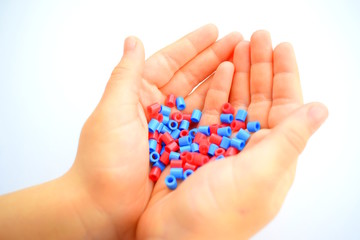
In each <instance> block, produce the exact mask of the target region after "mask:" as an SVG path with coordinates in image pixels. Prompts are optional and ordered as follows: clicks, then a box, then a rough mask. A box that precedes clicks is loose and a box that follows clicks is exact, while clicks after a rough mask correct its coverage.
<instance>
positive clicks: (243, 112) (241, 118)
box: [235, 109, 247, 122]
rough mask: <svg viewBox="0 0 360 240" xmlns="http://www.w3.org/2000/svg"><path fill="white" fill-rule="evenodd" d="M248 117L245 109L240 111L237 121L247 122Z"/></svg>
mask: <svg viewBox="0 0 360 240" xmlns="http://www.w3.org/2000/svg"><path fill="white" fill-rule="evenodd" d="M246 116H247V111H246V110H244V109H239V110H238V111H237V113H236V116H235V120H238V121H241V122H245V119H246Z"/></svg>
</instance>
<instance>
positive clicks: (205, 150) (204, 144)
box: [199, 139, 210, 155]
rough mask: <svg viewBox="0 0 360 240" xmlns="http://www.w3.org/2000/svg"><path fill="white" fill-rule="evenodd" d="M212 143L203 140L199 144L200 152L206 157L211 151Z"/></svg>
mask: <svg viewBox="0 0 360 240" xmlns="http://www.w3.org/2000/svg"><path fill="white" fill-rule="evenodd" d="M209 146H210V143H209V142H208V140H207V139H204V140H201V141H200V143H199V152H200V153H201V154H204V155H206V154H207V153H208V151H209Z"/></svg>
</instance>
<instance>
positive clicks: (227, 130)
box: [217, 127, 231, 137]
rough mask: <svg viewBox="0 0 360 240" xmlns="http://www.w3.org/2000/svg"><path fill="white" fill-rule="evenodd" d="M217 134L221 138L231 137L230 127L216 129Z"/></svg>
mask: <svg viewBox="0 0 360 240" xmlns="http://www.w3.org/2000/svg"><path fill="white" fill-rule="evenodd" d="M217 134H218V135H220V136H222V137H224V136H225V137H230V136H231V127H222V128H218V130H217Z"/></svg>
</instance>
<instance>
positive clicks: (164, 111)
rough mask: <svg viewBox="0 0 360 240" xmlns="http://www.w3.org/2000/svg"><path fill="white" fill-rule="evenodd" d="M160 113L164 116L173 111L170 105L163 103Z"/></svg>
mask: <svg viewBox="0 0 360 240" xmlns="http://www.w3.org/2000/svg"><path fill="white" fill-rule="evenodd" d="M160 113H161V114H162V115H163V116H169V115H170V113H171V108H169V107H168V106H164V105H161V108H160Z"/></svg>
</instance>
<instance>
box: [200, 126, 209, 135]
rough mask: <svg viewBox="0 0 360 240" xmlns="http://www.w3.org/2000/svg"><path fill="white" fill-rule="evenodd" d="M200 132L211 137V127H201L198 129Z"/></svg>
mask: <svg viewBox="0 0 360 240" xmlns="http://www.w3.org/2000/svg"><path fill="white" fill-rule="evenodd" d="M198 131H199V132H201V133H203V134H205V135H206V136H210V128H209V126H200V127H198Z"/></svg>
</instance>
